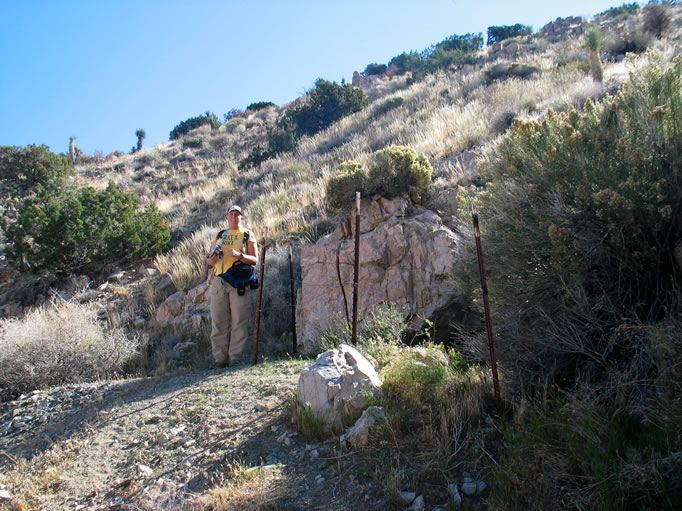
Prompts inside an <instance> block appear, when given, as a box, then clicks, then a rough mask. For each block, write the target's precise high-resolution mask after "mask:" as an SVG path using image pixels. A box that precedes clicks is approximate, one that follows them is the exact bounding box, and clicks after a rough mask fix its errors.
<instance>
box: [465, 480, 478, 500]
mask: <svg viewBox="0 0 682 511" xmlns="http://www.w3.org/2000/svg"><path fill="white" fill-rule="evenodd" d="M462 493H464V495H467V496H469V497H471V496H472V495H475V494H476V483H473V482H466V483H462Z"/></svg>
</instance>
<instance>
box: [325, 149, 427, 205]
mask: <svg viewBox="0 0 682 511" xmlns="http://www.w3.org/2000/svg"><path fill="white" fill-rule="evenodd" d="M339 170H340V171H341V173H340V174H339V175H337V176H334V177H332V178H331V179H330V180H329V182H328V183H327V200H328V201H329V205H330V206H331V207H332V208H334V209H340V208H343V207H349V206H350V205H351V204H352V203H353V200H354V199H355V192H360V193H361V194H362V195H363V196H365V195H372V194H378V195H381V196H382V197H386V198H392V197H398V196H400V195H409V196H410V198H411V199H412V200H414V201H419V200H420V199H421V196H422V195H423V194H424V192H426V190H427V189H428V187H429V185H430V184H431V175H432V173H433V168H432V167H431V163H429V160H427V159H426V156H424V155H423V154H420V155H417V153H416V152H415V151H414V149H412V148H410V147H405V146H391V147H387V148H386V149H381V150H379V151H377V152H376V153H374V155H373V156H372V163H371V165H370V170H369V172H366V171H365V170H364V169H363V168H362V166H361V165H360V164H358V163H355V162H344V163H343V164H341V167H340V169H339Z"/></svg>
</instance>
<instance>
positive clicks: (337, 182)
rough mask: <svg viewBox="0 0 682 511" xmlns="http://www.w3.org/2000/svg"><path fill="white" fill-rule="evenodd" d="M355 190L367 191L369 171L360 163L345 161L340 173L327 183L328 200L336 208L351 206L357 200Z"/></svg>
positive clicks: (362, 192) (364, 192) (363, 193)
mask: <svg viewBox="0 0 682 511" xmlns="http://www.w3.org/2000/svg"><path fill="white" fill-rule="evenodd" d="M355 192H360V193H361V194H362V195H363V196H364V195H365V194H366V193H367V173H366V172H365V171H364V170H363V169H362V166H361V165H360V164H359V163H355V162H344V163H342V164H341V167H340V173H339V174H338V175H337V176H334V177H332V178H331V179H329V182H328V183H327V200H328V201H329V205H330V206H331V207H332V208H334V209H340V208H344V207H350V206H351V205H352V204H353V203H354V201H355Z"/></svg>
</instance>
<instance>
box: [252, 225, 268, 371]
mask: <svg viewBox="0 0 682 511" xmlns="http://www.w3.org/2000/svg"><path fill="white" fill-rule="evenodd" d="M267 241H268V228H267V227H266V228H265V232H264V234H263V251H262V252H261V258H260V274H259V276H258V303H257V305H256V334H255V335H254V340H253V365H256V364H257V363H258V339H259V336H260V313H261V304H262V302H263V279H264V278H265V249H266V248H267Z"/></svg>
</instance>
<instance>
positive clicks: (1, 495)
mask: <svg viewBox="0 0 682 511" xmlns="http://www.w3.org/2000/svg"><path fill="white" fill-rule="evenodd" d="M3 500H4V501H10V500H12V495H10V493H9V492H8V491H7V490H0V501H3Z"/></svg>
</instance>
